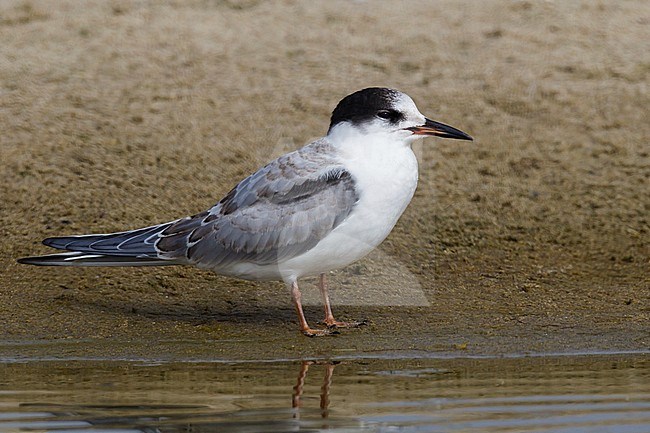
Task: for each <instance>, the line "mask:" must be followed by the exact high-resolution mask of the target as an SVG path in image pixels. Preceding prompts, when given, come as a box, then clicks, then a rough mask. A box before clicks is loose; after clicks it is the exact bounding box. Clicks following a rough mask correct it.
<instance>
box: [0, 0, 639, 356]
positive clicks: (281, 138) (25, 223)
mask: <svg viewBox="0 0 650 433" xmlns="http://www.w3.org/2000/svg"><path fill="white" fill-rule="evenodd" d="M0 39H1V40H2V41H3V43H2V44H1V45H0V59H1V62H2V63H1V65H2V66H1V67H0V113H1V115H0V131H2V134H1V136H0V160H1V161H2V165H1V167H2V171H1V172H0V176H1V180H2V182H1V183H0V198H1V203H2V206H0V223H1V229H0V230H1V234H2V236H1V237H0V242H1V243H2V244H1V245H0V247H1V248H0V261H1V263H2V268H1V270H0V287H2V289H1V290H0V320H1V323H2V326H1V327H0V340H2V341H3V342H4V343H2V344H0V352H1V353H2V356H3V358H5V359H7V358H11V357H18V358H20V357H21V356H24V357H32V358H42V357H48V356H52V357H57V358H58V357H62V356H63V357H65V356H64V355H67V356H70V357H84V356H96V357H99V358H142V357H146V356H147V354H150V355H152V356H153V355H156V356H162V357H164V356H166V355H165V354H177V355H178V356H179V357H180V358H183V359H187V358H197V359H276V358H283V359H286V358H290V359H294V358H300V357H319V358H320V357H325V358H326V357H328V356H337V354H338V353H359V354H373V353H374V354H384V355H385V354H390V353H395V352H399V353H411V352H425V353H433V354H441V355H453V356H456V355H457V356H466V355H503V354H512V353H519V354H526V353H547V352H561V353H566V352H598V351H628V350H632V351H637V350H648V348H649V347H650V327H649V326H648V323H650V322H649V319H650V276H649V274H650V273H649V270H650V247H649V239H650V220H649V219H648V215H649V213H650V194H649V193H648V184H649V183H650V143H649V142H648V137H650V119H649V117H648V107H649V106H650V92H649V89H648V82H649V80H650V52H649V51H648V50H647V41H648V40H650V6H649V5H648V3H647V2H644V1H641V0H639V1H630V2H625V3H617V2H601V3H599V4H593V3H591V2H554V3H552V2H532V1H517V2H506V1H503V2H496V1H490V2H481V3H476V2H469V1H467V2H457V1H454V2H451V1H450V2H436V3H435V4H430V3H426V2H409V3H408V4H406V5H400V6H399V7H396V6H393V5H392V4H391V3H389V2H385V3H372V4H370V3H365V2H342V1H341V2H339V1H333V2H323V3H317V4H316V3H300V2H295V3H294V2H257V1H254V0H249V1H224V2H200V1H196V2H160V3H156V5H153V6H149V7H145V6H144V5H143V4H140V3H134V2H133V3H132V2H128V1H112V2H99V1H95V2H93V1H88V2H84V3H83V7H82V6H80V5H79V3H78V2H56V3H52V2H45V1H42V2H39V1H29V2H23V1H15V2H12V1H9V2H3V4H2V5H1V6H0ZM373 85H380V86H388V87H395V88H398V89H401V90H403V91H405V92H407V93H408V94H409V95H411V96H412V97H413V99H414V100H415V101H416V103H417V104H418V106H419V108H420V110H421V111H422V112H423V113H425V114H426V115H428V116H430V117H432V118H434V119H436V120H440V121H443V122H445V123H449V124H451V125H454V126H456V127H458V128H460V129H462V130H464V131H467V132H468V133H470V134H471V135H472V136H474V137H475V141H474V142H473V143H464V142H456V141H449V140H432V139H428V140H426V141H425V142H423V143H422V144H420V145H418V146H416V148H415V150H416V153H417V155H418V159H419V162H420V185H419V187H418V191H417V192H416V195H415V198H414V199H413V202H412V203H411V205H410V206H409V208H408V209H407V211H406V212H405V214H404V216H403V217H402V219H401V220H400V222H399V223H398V225H397V226H396V227H395V229H394V231H393V233H392V234H391V235H390V236H389V238H388V239H387V240H386V241H385V242H384V244H382V246H381V248H380V250H379V251H378V252H377V253H375V254H373V255H372V256H371V257H369V258H367V259H364V260H362V261H360V262H359V263H357V264H355V265H352V266H350V267H349V268H347V269H344V270H341V271H338V272H336V273H334V274H333V275H332V287H333V291H334V293H333V302H334V308H335V313H337V315H338V316H340V317H341V318H342V319H360V318H363V319H369V320H370V325H369V326H366V327H364V328H361V329H358V330H344V331H343V332H342V333H341V335H339V336H336V337H332V338H322V339H307V338H305V337H303V336H301V335H300V334H299V333H298V331H297V329H298V326H297V323H296V318H295V317H294V312H293V310H292V308H291V305H290V299H289V294H288V293H287V291H286V289H285V288H284V287H283V285H281V284H279V283H250V282H243V281H238V280H233V279H228V278H223V277H220V276H217V275H214V274H210V273H207V272H204V271H199V270H195V269H191V268H160V269H152V268H141V269H138V268H131V269H100V268H95V269H61V268H37V267H29V266H24V265H18V264H17V263H16V262H15V259H16V258H18V257H21V256H26V255H34V254H38V253H45V252H47V251H48V250H47V248H45V247H43V246H40V241H41V239H43V238H45V237H47V236H52V235H59V234H77V233H91V232H100V233H101V232H109V231H117V230H124V229H131V228H136V227H140V226H145V225H151V224H155V223H159V222H164V221H168V220H171V219H175V218H178V217H181V216H184V215H190V214H193V213H196V212H199V211H201V210H204V209H206V208H208V207H209V206H212V205H213V204H214V203H216V202H217V201H218V200H219V199H220V198H221V197H222V196H223V195H224V194H225V193H227V191H228V190H229V189H230V188H231V187H232V186H234V184H235V183H236V182H238V181H239V180H240V179H241V178H243V177H244V176H246V175H247V174H249V173H251V172H252V171H253V170H255V169H256V168H257V167H259V166H260V165H262V164H264V163H265V162H266V161H268V160H269V159H271V158H272V157H275V156H278V155H280V154H282V153H284V152H286V151H288V150H290V149H294V148H297V147H299V146H301V145H302V144H304V143H306V142H308V141H310V140H311V139H313V138H315V137H316V136H318V135H321V134H323V133H324V132H325V131H326V129H327V125H328V123H329V121H328V120H329V114H330V112H331V110H332V108H333V107H334V106H335V104H336V103H337V102H338V100H339V99H340V98H342V97H343V96H345V95H346V94H348V93H350V92H352V91H354V90H357V89H359V88H363V87H367V86H373ZM314 283H315V282H314V281H308V282H307V283H305V285H304V288H305V291H306V296H307V297H308V299H311V301H310V304H312V305H310V306H309V307H308V308H307V314H308V316H309V319H310V320H311V321H312V322H315V321H316V320H318V319H319V318H320V316H321V312H320V307H319V306H318V305H316V303H315V302H313V301H314V300H315V299H316V298H317V293H316V289H315V286H314ZM156 356H153V357H154V358H156ZM170 356H171V355H170Z"/></svg>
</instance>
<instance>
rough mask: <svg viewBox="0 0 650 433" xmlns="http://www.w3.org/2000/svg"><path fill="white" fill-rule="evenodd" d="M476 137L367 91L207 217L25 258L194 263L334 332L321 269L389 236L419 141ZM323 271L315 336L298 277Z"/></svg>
mask: <svg viewBox="0 0 650 433" xmlns="http://www.w3.org/2000/svg"><path fill="white" fill-rule="evenodd" d="M423 136H438V137H445V138H455V139H460V140H472V138H471V137H470V136H469V135H467V134H465V133H464V132H462V131H459V130H458V129H456V128H453V127H451V126H448V125H445V124H443V123H439V122H435V121H433V120H430V119H427V118H426V117H424V116H423V115H422V114H421V113H420V112H419V111H418V109H417V107H416V106H415V103H414V102H413V100H412V99H411V98H410V97H409V96H408V95H406V94H404V93H402V92H399V91H397V90H392V89H387V88H377V87H373V88H367V89H363V90H359V91H357V92H355V93H352V94H351V95H348V96H346V97H345V98H343V99H342V100H341V101H340V102H339V103H338V105H337V106H336V108H335V109H334V111H333V112H332V117H331V120H330V126H329V130H328V131H327V135H326V136H325V137H322V138H319V139H317V140H315V141H313V142H312V143H309V144H307V145H306V146H304V147H303V148H301V149H298V150H296V151H293V152H291V153H288V154H286V155H283V156H281V157H279V158H277V159H275V160H273V161H271V162H270V163H268V164H267V165H265V166H264V167H262V168H261V169H259V170H258V171H257V172H255V173H253V174H252V175H250V176H248V177H247V178H246V179H244V180H242V181H241V182H240V183H239V184H238V185H237V186H235V187H234V188H233V189H232V190H231V191H230V192H229V193H228V194H227V195H226V196H225V197H224V198H223V199H221V201H219V202H218V203H217V204H216V205H214V206H213V207H212V208H210V209H209V210H207V211H205V212H201V213H198V214H196V215H193V216H190V217H185V218H181V219H177V220H175V221H171V222H167V223H164V224H159V225H155V226H150V227H145V228H140V229H136V230H129V231H124V232H119V233H109V234H91V235H79V236H62V237H52V238H47V239H45V240H44V241H43V243H44V244H45V245H47V246H49V247H53V248H57V249H61V250H67V251H68V252H64V253H58V254H50V255H44V256H38V257H26V258H22V259H19V260H18V261H19V262H20V263H25V264H30V265H41V266H160V265H194V266H197V267H199V268H203V269H209V270H211V271H214V272H216V273H218V274H222V275H228V276H232V277H238V278H243V279H247V280H282V281H284V282H285V283H286V285H287V287H288V288H289V290H290V292H291V298H292V301H293V304H294V306H295V309H296V312H297V314H298V319H299V323H300V330H301V331H302V333H303V334H305V335H307V336H319V335H327V334H330V333H333V329H334V328H338V327H347V326H356V325H358V323H345V322H339V321H337V320H336V319H334V316H333V315H332V309H331V306H330V300H329V294H328V291H327V284H326V280H325V273H326V272H328V271H331V270H334V269H338V268H341V267H344V266H346V265H348V264H350V263H352V262H354V261H356V260H359V259H360V258H362V257H364V256H365V255H366V254H368V253H369V252H370V251H372V250H373V249H374V248H375V247H377V245H379V244H380V243H381V242H382V241H383V240H384V239H385V238H386V236H388V234H389V233H390V232H391V230H392V229H393V227H394V226H395V224H396V223H397V220H398V219H399V217H400V216H401V215H402V212H404V209H405V208H406V206H407V205H408V204H409V202H410V201H411V198H412V197H413V193H414V192H415V188H416V186H417V182H418V164H417V160H416V158H415V155H414V154H413V151H412V149H411V145H412V143H413V142H414V141H415V140H416V139H418V138H421V137H423ZM313 275H320V282H319V288H320V293H321V296H322V300H323V304H324V309H325V319H324V323H325V324H326V325H327V329H314V328H311V327H310V326H309V325H308V323H307V320H306V319H305V315H304V313H303V309H302V302H301V294H300V289H299V288H298V280H299V279H300V278H302V277H306V276H313Z"/></svg>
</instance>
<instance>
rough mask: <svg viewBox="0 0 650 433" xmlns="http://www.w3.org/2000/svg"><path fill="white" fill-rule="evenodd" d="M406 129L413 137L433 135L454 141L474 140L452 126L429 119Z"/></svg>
mask: <svg viewBox="0 0 650 433" xmlns="http://www.w3.org/2000/svg"><path fill="white" fill-rule="evenodd" d="M406 129H408V130H409V131H412V132H413V134H414V135H435V136H436V137H443V138H454V139H456V140H469V141H473V140H474V139H473V138H472V137H470V136H469V135H467V134H465V133H464V132H463V131H461V130H460V129H456V128H454V127H453V126H449V125H445V124H444V123H440V122H436V121H435V120H431V119H426V121H425V122H424V125H421V126H412V127H410V128H406Z"/></svg>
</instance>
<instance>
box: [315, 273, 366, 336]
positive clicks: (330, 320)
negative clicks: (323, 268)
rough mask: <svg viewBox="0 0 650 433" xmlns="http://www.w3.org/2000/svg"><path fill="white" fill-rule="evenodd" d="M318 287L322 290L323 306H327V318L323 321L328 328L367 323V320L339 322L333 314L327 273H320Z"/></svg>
mask: <svg viewBox="0 0 650 433" xmlns="http://www.w3.org/2000/svg"><path fill="white" fill-rule="evenodd" d="M318 289H319V290H320V295H321V298H323V306H324V307H325V319H324V320H323V323H325V324H326V325H327V327H328V328H356V327H358V326H361V325H365V324H366V322H339V321H338V320H336V319H335V318H334V315H333V314H332V305H331V304H330V294H329V291H328V290H327V278H326V277H325V274H320V281H319V282H318Z"/></svg>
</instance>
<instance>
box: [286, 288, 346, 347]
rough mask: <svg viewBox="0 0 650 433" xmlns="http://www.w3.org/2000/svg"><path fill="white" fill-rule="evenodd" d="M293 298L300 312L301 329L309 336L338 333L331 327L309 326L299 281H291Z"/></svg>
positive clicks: (297, 310) (297, 311) (294, 304)
mask: <svg viewBox="0 0 650 433" xmlns="http://www.w3.org/2000/svg"><path fill="white" fill-rule="evenodd" d="M291 300H292V301H293V306H294V307H295V308H296V313H297V314H298V321H299V322H300V331H301V332H302V333H303V334H305V335H306V336H307V337H320V336H321V335H331V334H334V333H336V332H333V331H331V330H329V329H311V328H310V327H309V324H308V323H307V319H305V313H304V312H303V311H302V295H301V294H300V289H299V288H298V283H297V282H296V281H294V282H292V283H291Z"/></svg>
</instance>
